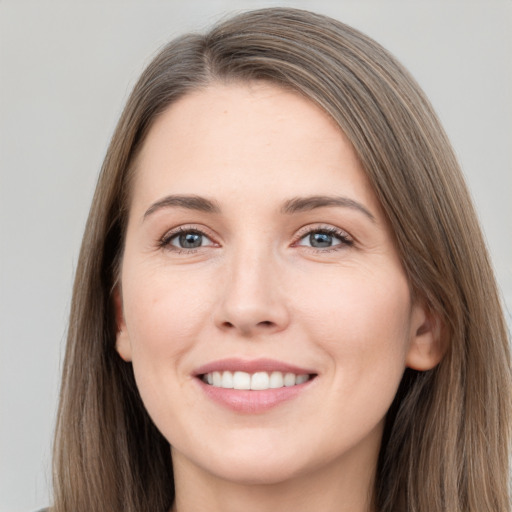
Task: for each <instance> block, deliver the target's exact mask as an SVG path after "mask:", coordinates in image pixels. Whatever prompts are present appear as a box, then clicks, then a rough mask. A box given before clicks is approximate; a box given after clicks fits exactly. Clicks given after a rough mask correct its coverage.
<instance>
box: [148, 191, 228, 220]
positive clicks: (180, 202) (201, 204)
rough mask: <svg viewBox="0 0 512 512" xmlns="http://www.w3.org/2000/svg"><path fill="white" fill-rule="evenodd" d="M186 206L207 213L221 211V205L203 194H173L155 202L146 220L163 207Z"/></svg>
mask: <svg viewBox="0 0 512 512" xmlns="http://www.w3.org/2000/svg"><path fill="white" fill-rule="evenodd" d="M172 207H175V208H185V209H187V210H196V211H199V212H205V213H220V207H219V205H218V204H217V203H216V202H215V201H212V200H211V199H206V197H201V196H189V195H171V196H167V197H164V198H163V199H160V200H159V201H157V202H156V203H153V204H152V205H151V206H150V207H149V208H148V209H147V210H146V213H145V214H144V220H145V219H146V218H147V217H149V216H150V215H151V214H152V213H155V212H156V211H157V210H160V209H162V208H172Z"/></svg>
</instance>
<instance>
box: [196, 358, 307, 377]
mask: <svg viewBox="0 0 512 512" xmlns="http://www.w3.org/2000/svg"><path fill="white" fill-rule="evenodd" d="M223 371H231V372H236V371H239V372H247V373H256V372H283V373H295V374H296V375H304V374H314V373H316V372H315V371H314V370H311V369H310V368H301V367H299V366H295V365H293V364H289V363H285V362H283V361H277V360H275V359H267V358H261V359H240V358H235V357H232V358H227V359H219V360H217V361H212V362H210V363H206V364H204V365H202V366H200V367H199V368H197V369H196V370H195V371H194V375H196V376H199V375H205V374H206V373H212V372H223Z"/></svg>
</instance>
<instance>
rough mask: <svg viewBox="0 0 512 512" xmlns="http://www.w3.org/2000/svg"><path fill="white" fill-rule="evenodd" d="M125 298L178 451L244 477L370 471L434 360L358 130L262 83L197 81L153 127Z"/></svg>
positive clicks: (128, 324)
mask: <svg viewBox="0 0 512 512" xmlns="http://www.w3.org/2000/svg"><path fill="white" fill-rule="evenodd" d="M117 305H118V327H119V333H118V337H117V350H118V351H119V353H120V354H121V356H122V357H123V358H124V359H125V360H127V361H132V363H133V369H134V373H135V378H136V381H137V385H138V388H139V391H140V394H141V396H142V399H143V401H144V404H145V406H146V408H147V410H148V412H149V414H150V416H151V417H152V419H153V421H154V422H155V424H156V426H157V427H158V428H159V429H160V431H161V432H162V434H163V435H164V436H165V437H166V438H167V439H168V440H169V442H170V443H171V445H172V453H173V460H174V463H175V464H177V465H180V467H188V468H189V469H190V468H192V469H193V470H194V471H201V472H206V473H208V474H209V475H213V476H217V477H221V478H224V479H228V480H231V481H237V482H252V483H255V482H267V483H269V482H278V481H282V480H286V479H288V478H292V477H294V476H299V475H302V476H304V475H308V474H311V473H312V472H315V471H320V470H325V468H331V469H332V470H336V471H342V470H343V471H345V470H350V471H352V472H354V473H357V471H363V472H364V471H371V470H373V466H374V464H375V461H376V458H377V453H378V450H379V444H380V439H381V431H382V425H383V418H384V416H385V414H386V411H387V409H388V407H389V405H390V404H391V402H392V400H393V397H394V395H395V392H396V390H397V387H398V384H399V382H400V379H401V376H402V373H403V371H404V368H405V367H406V366H407V365H409V366H413V367H416V368H418V369H427V368H428V367H431V366H433V365H434V364H435V363H436V362H437V356H436V354H435V350H434V349H433V348H432V347H433V344H432V339H433V334H432V331H433V330H432V329H431V325H430V324H431V322H430V321H429V318H428V315H426V314H425V311H424V309H423V308H422V307H421V305H418V304H414V303H413V302H412V301H411V293H410V289H409V286H408V282H407V279H406V276H405V274H404V270H403V268H402V266H401V263H400V259H399V257H398V254H397V250H396V248H395V245H394V241H393V236H392V233H391V232H390V228H389V226H388V224H387V222H386V220H385V217H384V215H383V212H382V211H381V208H380V206H379V203H378V201H377V199H376V197H375V195H374V193H373V191H372V188H371V187H370V185H369V182H368V180H367V179H366V177H365V174H364V172H363V170H362V168H361V165H360V163H359V162H358V159H357V157H356V155H355V153H354V151H353V149H352V147H351V145H350V144H349V143H348V141H347V139H346V138H345V137H344V135H343V134H342V133H341V132H340V130H339V128H338V127H337V126H336V125H335V124H334V122H333V121H332V120H331V119H330V118H329V117H328V116H327V115H326V114H325V113H324V112H323V111H321V110H320V109H319V108H318V107H316V106H315V105H314V104H313V103H311V102H309V101H307V100H306V99H304V98H303V97H301V96H299V95H298V94H295V93H293V92H287V91H285V90H283V89H280V88H278V87H276V86H273V85H268V84H264V83H253V84H235V85H234V84H231V85H220V84H214V85H211V86H209V87H208V88H206V89H203V90H200V91H196V92H193V93H190V94H189V95H187V96H185V97H184V98H182V99H180V100H179V101H178V102H176V103H175V104H174V105H172V106H171V107H170V108H169V109H168V110H167V111H165V112H164V113H163V114H162V115H161V116H160V117H159V118H158V120H157V121H156V122H155V124H154V126H153V127H152V128H151V130H150V132H149V135H148V137H147V139H146V141H145V143H144V146H143V149H142V151H141V153H140V155H139V158H138V160H137V163H136V178H135V181H134V185H133V196H132V202H131V205H130V214H129V222H128V228H127V235H126V246H125V251H124V257H123V263H122V275H121V287H120V289H119V290H118V297H117ZM251 387H252V388H254V389H247V388H251ZM361 468H363V469H361ZM368 468H370V469H368Z"/></svg>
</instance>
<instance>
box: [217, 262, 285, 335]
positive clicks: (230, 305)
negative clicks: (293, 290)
mask: <svg viewBox="0 0 512 512" xmlns="http://www.w3.org/2000/svg"><path fill="white" fill-rule="evenodd" d="M226 274H227V276H226V279H225V285H224V286H223V287H222V290H221V297H220V301H219V302H218V307H217V308H216V312H215V324H216V326H217V327H218V328H219V329H221V330H223V331H225V332H232V333H233V334H238V335H239V336H243V337H257V336H259V335H269V334H274V333H277V332H280V331H282V330H284V329H286V327H287V326H288V324H289V320H290V313H289V310H288V308H287V304H286V300H285V298H284V286H283V280H284V276H283V274H282V272H280V270H279V266H278V264H277V261H276V258H272V256H271V255H269V254H254V252H253V253H252V254H250V255H248V254H247V253H239V254H237V255H236V256H234V257H233V258H232V260H231V261H230V262H229V264H228V269H227V272H226Z"/></svg>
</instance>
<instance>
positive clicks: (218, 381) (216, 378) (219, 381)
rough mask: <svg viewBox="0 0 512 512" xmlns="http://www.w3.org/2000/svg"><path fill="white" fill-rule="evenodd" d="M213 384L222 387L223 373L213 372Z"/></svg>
mask: <svg viewBox="0 0 512 512" xmlns="http://www.w3.org/2000/svg"><path fill="white" fill-rule="evenodd" d="M213 385H214V386H215V387H216V388H220V386H221V385H222V375H221V373H220V372H213Z"/></svg>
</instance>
